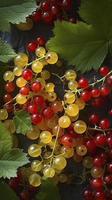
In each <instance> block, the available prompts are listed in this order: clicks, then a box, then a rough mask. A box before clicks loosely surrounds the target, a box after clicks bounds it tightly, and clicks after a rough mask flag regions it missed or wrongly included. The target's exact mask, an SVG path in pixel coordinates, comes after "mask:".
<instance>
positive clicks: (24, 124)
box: [14, 110, 32, 135]
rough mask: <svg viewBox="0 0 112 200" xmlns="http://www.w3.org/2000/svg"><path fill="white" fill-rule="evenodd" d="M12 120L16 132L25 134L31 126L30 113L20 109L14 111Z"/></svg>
mask: <svg viewBox="0 0 112 200" xmlns="http://www.w3.org/2000/svg"><path fill="white" fill-rule="evenodd" d="M14 122H15V126H16V133H20V134H23V135H25V134H26V133H27V132H28V131H29V130H31V128H32V125H31V118H30V115H29V114H28V113H27V112H25V111H22V110H20V111H18V112H16V113H15V116H14Z"/></svg>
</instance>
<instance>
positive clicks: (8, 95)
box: [4, 94, 13, 103]
mask: <svg viewBox="0 0 112 200" xmlns="http://www.w3.org/2000/svg"><path fill="white" fill-rule="evenodd" d="M12 99H13V97H12V95H11V94H5V95H4V102H5V103H7V102H9V101H11V100H12Z"/></svg>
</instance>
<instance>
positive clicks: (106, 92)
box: [100, 86, 110, 96]
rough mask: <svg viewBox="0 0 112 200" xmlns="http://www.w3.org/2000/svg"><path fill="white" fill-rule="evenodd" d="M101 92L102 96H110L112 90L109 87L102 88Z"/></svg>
mask: <svg viewBox="0 0 112 200" xmlns="http://www.w3.org/2000/svg"><path fill="white" fill-rule="evenodd" d="M100 92H101V95H102V96H108V95H109V94H110V88H109V87H107V86H102V87H101V88H100Z"/></svg>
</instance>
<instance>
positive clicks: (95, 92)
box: [91, 88, 100, 98]
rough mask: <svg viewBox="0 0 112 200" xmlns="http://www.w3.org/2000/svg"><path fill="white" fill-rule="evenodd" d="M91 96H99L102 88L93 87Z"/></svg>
mask: <svg viewBox="0 0 112 200" xmlns="http://www.w3.org/2000/svg"><path fill="white" fill-rule="evenodd" d="M91 96H92V97H93V98H96V97H99V96H100V90H99V89H98V88H93V89H92V90H91Z"/></svg>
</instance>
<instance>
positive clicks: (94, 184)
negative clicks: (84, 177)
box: [91, 178, 104, 190]
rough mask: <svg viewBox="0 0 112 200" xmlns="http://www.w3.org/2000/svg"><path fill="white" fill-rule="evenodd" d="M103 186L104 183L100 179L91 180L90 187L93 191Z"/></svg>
mask: <svg viewBox="0 0 112 200" xmlns="http://www.w3.org/2000/svg"><path fill="white" fill-rule="evenodd" d="M103 184H104V183H103V180H102V178H97V179H93V180H91V187H92V188H93V189H96V190H100V189H102V187H103Z"/></svg>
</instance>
